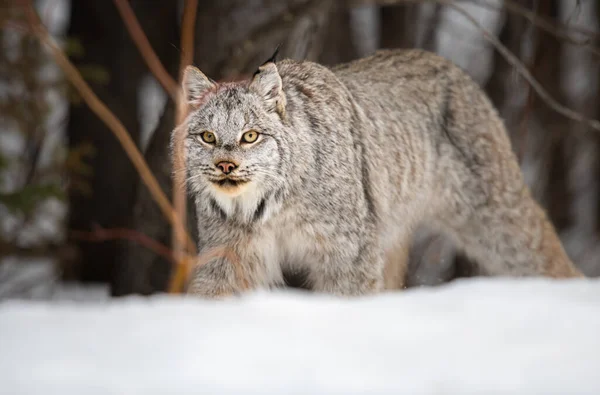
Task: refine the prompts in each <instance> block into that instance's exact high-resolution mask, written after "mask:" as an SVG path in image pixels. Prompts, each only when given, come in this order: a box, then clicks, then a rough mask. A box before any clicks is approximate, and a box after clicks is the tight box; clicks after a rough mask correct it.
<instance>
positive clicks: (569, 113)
mask: <svg viewBox="0 0 600 395" xmlns="http://www.w3.org/2000/svg"><path fill="white" fill-rule="evenodd" d="M435 1H437V2H439V3H441V4H444V5H447V6H448V7H450V8H452V9H454V10H455V11H456V12H458V13H460V14H461V15H462V16H464V17H465V18H466V19H467V20H469V21H470V22H471V23H472V24H473V26H475V27H476V28H477V29H478V30H479V31H480V32H481V33H482V34H483V36H484V38H485V39H486V40H487V41H488V42H490V43H491V44H492V45H493V46H494V47H495V48H496V50H497V51H498V52H500V54H501V55H502V56H503V57H504V58H505V59H506V61H507V62H508V63H509V64H510V65H511V66H513V67H514V68H515V69H516V70H517V71H518V72H519V74H521V76H522V77H523V78H524V79H525V80H526V81H527V82H528V83H529V85H531V87H532V88H533V90H535V92H536V93H537V94H538V96H539V97H540V98H541V99H542V100H543V101H544V102H545V103H546V104H547V105H548V106H549V107H550V108H552V109H553V110H554V111H556V112H557V113H559V114H561V115H563V116H565V117H567V118H569V119H572V120H574V121H577V122H581V123H584V124H586V125H588V126H589V127H591V128H592V129H596V130H597V131H600V121H598V120H596V119H590V118H587V117H586V116H585V115H583V114H581V113H579V112H577V111H574V110H572V109H570V108H568V107H566V106H564V105H562V104H560V103H559V102H558V101H556V100H555V99H554V98H553V97H552V96H551V95H550V94H549V93H548V92H547V91H546V89H545V88H544V87H543V86H542V84H540V83H539V82H538V81H537V80H536V79H535V77H534V76H533V75H532V74H531V72H530V71H529V70H528V69H527V67H526V66H525V65H523V63H522V62H521V61H520V60H519V59H518V58H517V57H516V56H515V55H514V54H513V53H512V52H511V51H510V50H509V49H508V48H506V47H505V46H504V44H502V43H501V42H500V40H498V38H497V37H496V36H495V35H493V34H492V33H490V32H489V31H488V30H486V29H485V28H484V27H483V26H482V25H481V24H480V23H479V22H477V20H476V19H475V18H474V17H473V16H472V15H471V14H469V13H468V12H467V11H465V10H464V9H463V8H462V7H459V6H457V5H456V4H454V3H453V2H452V1H451V0H435Z"/></svg>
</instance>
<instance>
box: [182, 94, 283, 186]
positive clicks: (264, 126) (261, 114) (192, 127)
mask: <svg viewBox="0 0 600 395" xmlns="http://www.w3.org/2000/svg"><path fill="white" fill-rule="evenodd" d="M208 95H209V96H208V97H207V98H206V102H205V103H203V104H202V105H201V106H200V107H199V108H198V109H197V110H196V111H195V112H194V113H192V114H191V115H190V117H189V119H188V135H187V138H186V142H185V144H186V149H187V169H188V180H189V184H190V187H191V189H192V190H196V191H202V190H208V191H210V192H212V193H213V194H215V195H220V196H221V197H225V196H228V197H230V198H234V197H237V196H240V195H243V194H244V193H247V192H250V191H253V192H254V194H257V195H259V196H263V195H265V194H267V193H268V192H269V191H270V190H273V189H276V188H277V187H278V185H279V184H280V182H281V181H282V180H283V177H284V175H283V174H281V172H280V163H281V159H282V158H281V152H282V145H281V140H280V136H279V134H280V133H281V128H282V125H281V122H280V121H279V118H278V117H277V116H276V115H275V116H273V114H271V113H270V112H269V111H268V110H267V109H266V108H265V105H264V103H263V100H262V98H261V97H260V96H259V95H257V94H256V93H255V92H252V91H251V90H250V89H249V88H248V87H247V86H245V85H229V86H227V85H225V86H219V87H217V88H216V89H215V91H214V92H211V93H209V94H208Z"/></svg>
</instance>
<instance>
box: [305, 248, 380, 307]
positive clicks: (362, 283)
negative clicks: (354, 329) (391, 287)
mask: <svg viewBox="0 0 600 395" xmlns="http://www.w3.org/2000/svg"><path fill="white" fill-rule="evenodd" d="M333 251H335V252H332V253H331V255H328V256H325V257H324V258H323V259H322V261H321V262H320V263H318V264H317V265H315V267H313V268H311V272H310V279H311V283H312V285H313V289H314V290H315V291H317V292H325V293H330V294H334V295H340V296H359V295H366V294H371V293H376V292H380V291H381V290H383V288H384V275H383V273H384V266H385V260H384V253H383V251H382V250H381V248H379V249H377V248H376V247H375V246H374V245H373V244H371V243H369V244H366V245H363V246H361V247H360V248H358V251H356V253H355V254H341V253H340V252H341V251H348V249H347V248H346V249H344V248H342V247H340V248H337V249H335V250H333Z"/></svg>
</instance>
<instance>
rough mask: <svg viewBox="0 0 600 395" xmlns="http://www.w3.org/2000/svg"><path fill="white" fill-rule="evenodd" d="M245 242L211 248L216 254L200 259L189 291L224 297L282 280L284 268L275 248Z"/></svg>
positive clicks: (203, 295) (190, 292)
mask: <svg viewBox="0 0 600 395" xmlns="http://www.w3.org/2000/svg"><path fill="white" fill-rule="evenodd" d="M237 245H238V246H240V245H241V244H240V243H238V244H237ZM244 245H245V246H246V248H235V249H231V250H228V249H226V248H219V249H216V250H212V251H216V253H212V254H211V255H213V256H214V258H212V259H210V258H209V259H210V260H209V261H208V262H205V263H203V262H200V264H199V265H198V266H197V267H196V268H195V269H194V270H193V272H192V276H191V280H190V283H189V285H188V289H187V293H188V294H191V295H197V296H201V297H205V298H223V297H228V296H232V295H235V294H239V293H241V292H246V291H250V290H252V289H256V288H267V287H270V286H272V285H275V284H278V283H282V282H283V275H282V272H281V268H280V266H279V263H278V262H277V259H276V256H275V253H274V251H273V250H272V249H269V248H264V246H263V248H262V249H259V248H258V246H256V245H252V244H245V243H244ZM205 251H206V249H205ZM209 251H211V250H209ZM209 254H210V252H209ZM200 256H202V254H200ZM200 259H202V258H200Z"/></svg>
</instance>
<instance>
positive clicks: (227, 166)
mask: <svg viewBox="0 0 600 395" xmlns="http://www.w3.org/2000/svg"><path fill="white" fill-rule="evenodd" d="M217 167H218V168H219V169H221V171H222V172H223V173H225V174H229V173H231V172H232V171H234V170H235V168H236V167H237V165H236V164H235V163H232V162H219V163H217Z"/></svg>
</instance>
